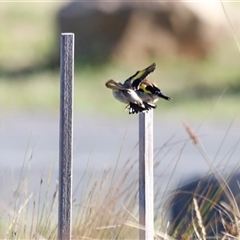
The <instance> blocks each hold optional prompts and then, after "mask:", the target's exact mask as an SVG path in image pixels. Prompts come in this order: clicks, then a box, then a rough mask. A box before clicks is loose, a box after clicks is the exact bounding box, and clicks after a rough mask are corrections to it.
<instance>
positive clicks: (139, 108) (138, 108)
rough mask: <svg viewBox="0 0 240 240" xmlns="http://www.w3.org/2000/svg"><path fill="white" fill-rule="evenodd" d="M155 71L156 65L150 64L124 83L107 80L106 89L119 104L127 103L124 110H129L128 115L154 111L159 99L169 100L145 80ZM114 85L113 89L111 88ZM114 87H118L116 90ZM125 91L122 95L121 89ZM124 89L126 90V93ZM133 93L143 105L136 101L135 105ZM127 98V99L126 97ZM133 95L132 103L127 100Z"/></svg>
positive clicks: (155, 86) (154, 85)
mask: <svg viewBox="0 0 240 240" xmlns="http://www.w3.org/2000/svg"><path fill="white" fill-rule="evenodd" d="M155 69H156V63H152V64H151V65H150V66H148V67H147V68H145V69H143V70H140V71H137V72H136V73H135V74H134V75H132V76H130V77H129V78H128V79H127V80H125V81H124V83H123V84H122V83H120V82H118V83H117V82H115V81H114V80H109V81H108V82H107V83H106V86H107V87H108V88H111V89H112V90H113V96H114V97H115V98H116V99H118V100H119V101H121V102H124V103H127V104H128V105H127V106H126V108H129V113H130V114H131V113H138V112H143V111H148V110H150V109H155V108H156V105H155V104H154V103H155V102H157V101H158V100H159V98H163V99H165V100H168V101H169V100H171V98H170V97H168V96H166V95H164V94H163V93H162V91H161V90H160V89H159V88H158V87H157V85H156V84H155V83H153V82H151V81H150V80H149V79H147V77H148V75H149V74H150V73H152V72H153V71H154V70H155ZM113 85H115V86H114V87H115V89H114V88H113ZM116 86H118V87H117V88H118V89H117V88H116ZM119 87H122V88H124V89H125V93H123V89H120V88H119ZM126 89H127V90H128V91H127V93H126ZM133 92H135V93H136V94H137V95H138V97H139V98H140V99H141V100H142V103H143V105H142V104H141V102H140V101H139V99H138V102H137V103H136V101H135V100H136V95H135V94H134V93H133ZM126 95H127V96H128V97H127V96H126ZM133 95H134V99H135V100H134V101H132V100H133V99H132V100H130V99H129V96H131V98H132V97H133Z"/></svg>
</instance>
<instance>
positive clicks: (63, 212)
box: [58, 33, 74, 240]
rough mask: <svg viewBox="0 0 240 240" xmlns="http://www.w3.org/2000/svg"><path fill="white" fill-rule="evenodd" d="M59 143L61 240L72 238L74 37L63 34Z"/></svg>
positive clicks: (59, 220)
mask: <svg viewBox="0 0 240 240" xmlns="http://www.w3.org/2000/svg"><path fill="white" fill-rule="evenodd" d="M60 52H61V54H60V75H61V76H60V78H61V79H60V81H61V83H60V130H59V131H60V136H59V138H60V141H59V202H58V203H59V206H58V239H59V240H68V239H71V225H72V157H73V156H72V155H73V154H72V152H73V148H72V146H73V134H72V133H73V125H72V124H73V83H74V34H73V33H62V34H61V46H60Z"/></svg>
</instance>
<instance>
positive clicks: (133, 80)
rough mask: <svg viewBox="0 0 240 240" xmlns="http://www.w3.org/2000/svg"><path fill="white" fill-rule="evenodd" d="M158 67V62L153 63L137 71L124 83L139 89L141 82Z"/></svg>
mask: <svg viewBox="0 0 240 240" xmlns="http://www.w3.org/2000/svg"><path fill="white" fill-rule="evenodd" d="M155 69H156V64H155V63H153V64H151V65H150V66H149V67H147V68H145V69H143V70H141V71H137V72H136V73H135V74H134V75H132V76H131V77H130V78H128V79H127V80H126V81H125V82H124V85H125V86H128V87H131V88H132V89H134V90H137V89H138V88H139V86H140V84H141V82H142V81H143V80H144V79H145V78H146V77H147V76H148V75H149V74H150V73H151V72H153V71H154V70H155Z"/></svg>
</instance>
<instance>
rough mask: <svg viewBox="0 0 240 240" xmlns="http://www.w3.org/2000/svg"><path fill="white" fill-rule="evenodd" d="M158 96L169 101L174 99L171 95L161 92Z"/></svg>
mask: <svg viewBox="0 0 240 240" xmlns="http://www.w3.org/2000/svg"><path fill="white" fill-rule="evenodd" d="M158 96H159V97H160V98H163V99H165V100H168V101H170V100H171V99H172V98H170V97H168V96H166V95H164V94H162V93H161V92H158Z"/></svg>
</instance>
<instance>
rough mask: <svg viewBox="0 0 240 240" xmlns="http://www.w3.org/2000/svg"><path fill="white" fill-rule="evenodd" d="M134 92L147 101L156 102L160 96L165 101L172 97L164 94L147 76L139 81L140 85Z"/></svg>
mask: <svg viewBox="0 0 240 240" xmlns="http://www.w3.org/2000/svg"><path fill="white" fill-rule="evenodd" d="M133 86H134V82H133ZM136 92H137V94H138V96H139V97H140V98H141V99H142V100H143V101H146V102H147V103H156V102H157V101H158V100H159V99H160V98H163V99H165V100H167V101H170V100H171V99H172V98H171V97H168V96H166V95H164V94H163V93H162V91H161V90H160V89H159V88H158V86H157V85H156V84H155V83H154V82H151V81H150V80H149V79H147V78H145V79H144V80H143V81H142V82H141V84H140V87H139V88H138V90H137V91H136Z"/></svg>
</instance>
